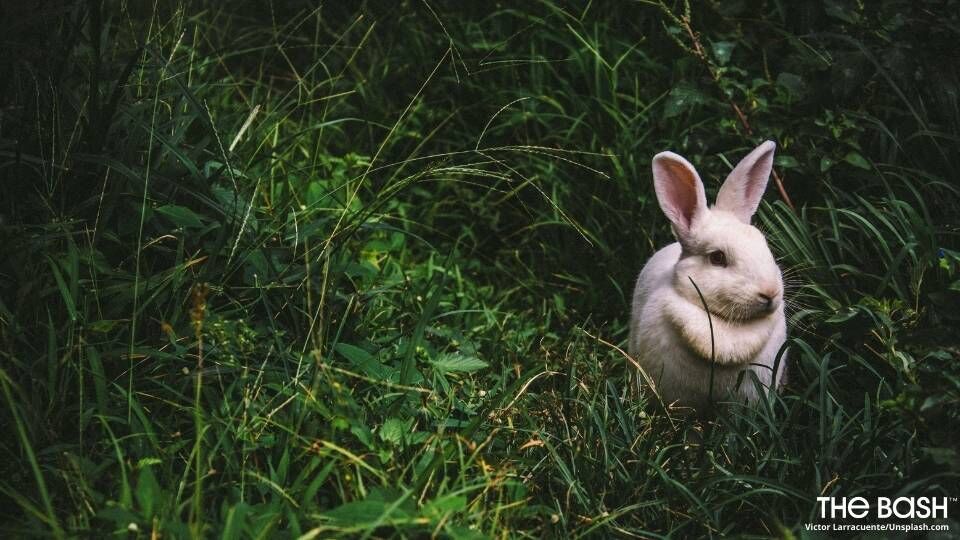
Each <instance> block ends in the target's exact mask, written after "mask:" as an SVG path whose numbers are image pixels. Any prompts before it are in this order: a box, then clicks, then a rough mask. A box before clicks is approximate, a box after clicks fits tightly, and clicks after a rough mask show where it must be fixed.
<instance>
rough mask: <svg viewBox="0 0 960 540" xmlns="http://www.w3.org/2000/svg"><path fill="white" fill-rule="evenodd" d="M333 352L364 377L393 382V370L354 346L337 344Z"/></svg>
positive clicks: (394, 370)
mask: <svg viewBox="0 0 960 540" xmlns="http://www.w3.org/2000/svg"><path fill="white" fill-rule="evenodd" d="M333 350H335V351H337V353H339V354H340V355H341V356H343V357H344V358H346V359H347V361H349V362H350V364H351V365H352V366H353V367H354V368H355V369H357V370H359V371H360V372H361V373H363V374H364V375H369V376H370V377H373V378H375V379H380V380H393V379H394V378H395V377H394V375H395V372H396V369H395V368H391V367H389V366H385V365H383V363H381V362H380V360H378V359H377V357H376V356H374V355H372V354H370V353H369V352H367V351H366V350H364V349H361V348H360V347H357V346H356V345H350V344H349V343H337V344H336V345H335V346H334V347H333Z"/></svg>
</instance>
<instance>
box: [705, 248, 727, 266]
mask: <svg viewBox="0 0 960 540" xmlns="http://www.w3.org/2000/svg"><path fill="white" fill-rule="evenodd" d="M708 257H709V258H710V264H712V265H714V266H726V265H727V255H726V254H725V253H724V252H722V251H720V250H719V249H718V250H716V251H711V252H710V255H708Z"/></svg>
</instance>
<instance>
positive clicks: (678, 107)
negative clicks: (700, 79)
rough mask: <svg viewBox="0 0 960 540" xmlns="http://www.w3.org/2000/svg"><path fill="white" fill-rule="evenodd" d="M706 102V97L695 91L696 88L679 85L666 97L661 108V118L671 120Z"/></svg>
mask: <svg viewBox="0 0 960 540" xmlns="http://www.w3.org/2000/svg"><path fill="white" fill-rule="evenodd" d="M706 101H707V99H706V97H705V96H704V95H703V94H702V93H701V92H700V90H697V88H696V87H694V86H690V85H680V86H676V87H674V89H673V90H671V91H670V95H668V96H667V99H666V102H665V103H664V106H663V117H664V118H673V117H675V116H679V115H680V114H683V113H684V112H686V111H687V110H689V109H690V108H692V107H694V106H695V105H699V104H701V103H705V102H706Z"/></svg>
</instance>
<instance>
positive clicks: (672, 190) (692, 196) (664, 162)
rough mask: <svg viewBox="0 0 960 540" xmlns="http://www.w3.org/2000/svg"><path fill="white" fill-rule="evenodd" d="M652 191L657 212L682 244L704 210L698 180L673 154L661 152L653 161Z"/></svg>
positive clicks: (705, 200) (685, 163)
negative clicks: (662, 216)
mask: <svg viewBox="0 0 960 540" xmlns="http://www.w3.org/2000/svg"><path fill="white" fill-rule="evenodd" d="M653 187H654V190H655V191H656V192H657V200H658V201H659V202H660V208H661V209H662V210H663V213H664V214H666V216H667V219H669V220H670V222H671V223H673V230H674V233H675V234H676V235H677V239H678V240H680V241H681V243H683V240H684V239H685V238H686V237H687V236H689V235H690V229H691V228H692V227H693V224H694V222H695V221H696V220H697V219H698V218H699V217H700V216H702V215H703V213H704V212H705V211H706V210H707V197H706V195H704V192H703V182H701V181H700V176H699V175H698V174H697V171H696V169H694V168H693V165H690V163H689V162H688V161H687V160H685V159H683V158H682V157H680V156H678V155H677V154H674V153H673V152H660V153H659V154H657V155H656V156H654V157H653Z"/></svg>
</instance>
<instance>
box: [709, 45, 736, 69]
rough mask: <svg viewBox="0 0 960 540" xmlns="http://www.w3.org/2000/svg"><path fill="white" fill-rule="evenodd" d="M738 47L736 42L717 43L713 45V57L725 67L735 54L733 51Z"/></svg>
mask: <svg viewBox="0 0 960 540" xmlns="http://www.w3.org/2000/svg"><path fill="white" fill-rule="evenodd" d="M736 47H737V44H736V42H734V41H716V42H714V43H713V56H714V58H716V59H717V63H718V64H720V65H721V66H722V65H725V64H726V63H727V62H729V61H730V56H731V55H732V54H733V49H735V48H736Z"/></svg>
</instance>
